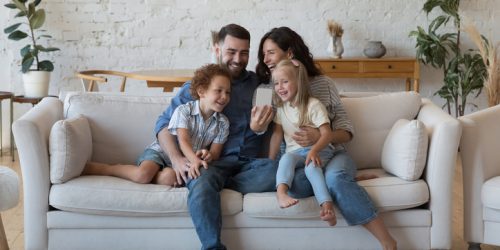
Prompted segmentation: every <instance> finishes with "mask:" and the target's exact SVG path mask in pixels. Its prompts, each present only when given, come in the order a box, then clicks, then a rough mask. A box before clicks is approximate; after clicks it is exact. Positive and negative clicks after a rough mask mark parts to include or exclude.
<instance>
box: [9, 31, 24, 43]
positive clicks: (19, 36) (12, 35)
mask: <svg viewBox="0 0 500 250" xmlns="http://www.w3.org/2000/svg"><path fill="white" fill-rule="evenodd" d="M27 36H28V34H26V33H24V32H22V31H20V30H16V31H14V32H12V33H10V35H9V36H8V38H9V39H10V40H14V41H19V40H21V39H24V38H26V37H27Z"/></svg>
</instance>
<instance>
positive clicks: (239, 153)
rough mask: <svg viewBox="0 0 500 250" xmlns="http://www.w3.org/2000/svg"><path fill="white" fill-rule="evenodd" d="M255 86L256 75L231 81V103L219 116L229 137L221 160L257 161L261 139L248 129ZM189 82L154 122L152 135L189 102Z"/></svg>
mask: <svg viewBox="0 0 500 250" xmlns="http://www.w3.org/2000/svg"><path fill="white" fill-rule="evenodd" d="M258 85H259V81H258V80H257V75H256V74H255V73H254V72H251V71H244V72H243V73H242V74H241V77H240V78H239V79H233V80H232V81H231V101H230V102H229V104H228V105H227V106H226V108H225V109H224V111H223V112H222V113H223V114H225V115H226V116H227V118H228V119H229V122H230V123H231V124H230V126H229V136H228V139H227V141H226V143H225V144H224V148H223V150H222V153H221V156H220V158H221V160H222V159H224V160H238V158H239V157H252V158H254V157H257V156H258V154H259V152H260V151H261V150H262V148H263V145H262V142H263V140H262V139H263V135H257V134H255V133H254V132H253V131H252V130H251V129H250V113H251V110H252V97H253V93H254V91H255V89H256V88H257V86H258ZM190 86H191V82H190V81H188V82H186V83H185V84H184V85H183V86H182V88H181V90H180V91H179V93H178V94H177V95H176V96H175V97H174V98H173V99H172V102H171V103H170V105H169V106H168V108H167V109H166V110H165V111H164V112H163V113H162V114H161V115H160V117H159V118H158V120H157V121H156V126H155V134H156V135H158V133H159V132H160V131H161V130H162V129H163V128H165V127H167V126H168V123H169V121H170V118H171V117H172V114H173V113H174V110H175V108H177V106H179V105H181V104H184V103H187V102H189V101H192V100H193V97H192V96H191V94H190V91H189V88H190Z"/></svg>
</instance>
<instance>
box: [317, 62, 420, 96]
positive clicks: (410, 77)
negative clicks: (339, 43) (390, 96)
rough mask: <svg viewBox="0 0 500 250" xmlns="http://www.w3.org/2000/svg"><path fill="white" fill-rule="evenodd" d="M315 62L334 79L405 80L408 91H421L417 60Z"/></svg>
mask: <svg viewBox="0 0 500 250" xmlns="http://www.w3.org/2000/svg"><path fill="white" fill-rule="evenodd" d="M314 61H315V63H316V64H317V65H318V66H319V67H320V68H321V70H322V71H323V73H324V74H325V75H328V76H330V77H332V78H403V79H406V81H405V83H406V91H410V90H414V91H416V92H418V91H419V90H420V68H419V64H418V61H417V60H416V59H415V58H405V57H392V58H391V57H388V58H377V59H372V58H366V57H352V58H342V59H332V58H317V59H315V60H314ZM412 81H413V89H412V84H411V83H412Z"/></svg>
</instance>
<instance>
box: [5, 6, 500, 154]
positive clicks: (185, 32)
mask: <svg viewBox="0 0 500 250" xmlns="http://www.w3.org/2000/svg"><path fill="white" fill-rule="evenodd" d="M5 2H6V1H3V2H2V5H3V4H4V3H5ZM461 2H462V4H461V10H463V12H464V15H466V16H468V17H469V18H470V19H472V20H474V21H475V22H476V24H477V26H478V28H479V30H480V31H481V32H482V33H483V34H485V35H488V36H490V37H492V38H493V40H495V41H499V40H500V31H499V30H498V24H499V23H500V22H499V18H500V1H498V0H472V1H471V0H463V1H461ZM423 3H424V0H406V1H402V0H379V1H372V0H272V1H270V0H268V1H264V0H253V1H252V0H211V1H209V0H201V1H200V0H46V1H44V2H43V3H42V5H43V6H44V7H45V9H46V11H47V22H46V24H45V27H44V28H45V29H47V30H48V31H49V34H51V35H52V36H53V37H54V39H53V40H51V41H50V42H49V44H50V45H51V46H56V47H59V48H60V49H61V51H60V52H56V53H53V54H52V55H50V58H51V59H53V60H54V61H55V70H54V72H53V74H52V82H51V86H50V91H49V92H50V94H54V95H55V94H58V93H59V91H61V90H78V89H79V88H80V82H79V80H78V79H76V78H75V77H74V73H75V72H76V71H80V70H85V69H113V70H121V71H133V70H143V69H163V68H196V67H198V66H200V65H202V64H204V63H207V62H210V50H209V48H210V42H209V40H210V30H218V29H219V28H220V27H221V26H222V25H225V24H227V23H231V22H234V23H238V24H240V25H242V26H244V27H246V28H247V29H248V30H249V31H250V32H251V34H252V42H251V48H252V50H251V60H250V63H249V67H248V68H249V69H251V70H253V69H254V68H255V63H256V58H257V56H256V53H257V48H258V42H259V40H260V37H261V36H262V35H263V34H264V33H265V32H267V31H268V30H270V29H271V28H273V27H277V26H283V25H286V26H289V27H291V28H292V29H294V30H296V31H297V32H298V33H299V34H301V35H302V36H303V38H304V39H305V41H306V42H307V44H308V45H309V46H310V48H311V50H312V52H313V54H314V56H316V57H324V56H328V53H327V52H326V48H327V45H328V38H329V37H328V33H327V31H326V21H327V20H328V19H335V20H336V21H338V22H339V23H341V24H342V25H343V27H344V30H345V34H344V39H343V41H344V46H345V53H344V56H345V57H349V56H361V55H362V50H363V46H364V44H365V43H366V41H368V40H381V41H383V43H384V44H385V46H386V47H387V51H388V52H387V54H386V56H414V55H415V52H414V45H415V42H414V40H413V39H410V38H408V33H409V32H410V31H411V30H413V29H415V28H416V26H417V25H421V26H423V27H425V28H426V27H427V26H428V21H427V18H426V16H425V14H424V13H423V12H422V11H421V8H422V6H423ZM14 15H15V12H14V11H10V10H9V9H7V8H5V7H3V6H2V7H0V26H1V28H2V29H3V28H5V27H7V26H8V25H9V24H12V23H14V20H13V19H12V17H13V16H14ZM464 42H465V44H466V45H467V46H470V47H472V45H471V43H470V41H469V40H468V39H467V38H466V36H464ZM23 45H24V43H23V44H20V43H15V42H13V41H10V40H7V39H6V36H5V35H4V34H2V35H0V76H1V77H0V90H7V91H13V92H15V93H16V94H22V93H23V89H22V84H21V77H20V74H19V71H20V66H19V64H20V59H21V58H20V56H19V52H18V49H19V48H21V47H22V46H23ZM421 78H422V80H421V94H422V95H423V96H426V97H429V98H431V99H432V100H433V101H435V102H436V103H438V104H442V103H443V101H442V100H441V99H440V98H439V97H435V96H433V93H434V92H435V91H436V90H437V89H439V87H440V86H441V85H442V83H441V78H442V76H441V74H440V72H439V71H437V70H434V69H432V68H428V67H422V69H421ZM337 83H338V84H337V87H338V88H339V89H340V90H341V91H400V90H404V80H373V79H364V80H353V79H339V80H338V81H337ZM129 86H130V85H129ZM130 91H134V92H138V93H146V92H151V91H153V90H151V89H146V86H145V84H144V83H140V82H137V86H133V87H132V88H131V89H130ZM472 101H473V102H474V103H476V104H478V105H479V107H480V108H484V107H485V106H486V101H485V97H484V95H481V96H480V97H479V98H477V99H474V100H472ZM6 106H8V105H6V104H5V105H4V108H3V109H4V110H3V111H4V113H3V114H4V117H6V115H8V112H7V108H6ZM28 109H29V105H16V112H15V117H19V116H20V115H21V114H22V113H24V112H26V110H28ZM7 120H8V119H4V125H7ZM3 134H4V142H5V143H8V139H6V137H7V135H8V131H6V129H4V131H3ZM5 143H4V144H5Z"/></svg>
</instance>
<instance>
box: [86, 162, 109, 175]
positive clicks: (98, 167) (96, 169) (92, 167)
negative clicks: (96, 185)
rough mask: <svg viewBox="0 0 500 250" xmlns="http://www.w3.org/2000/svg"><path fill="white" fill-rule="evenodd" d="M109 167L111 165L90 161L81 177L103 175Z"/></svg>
mask: <svg viewBox="0 0 500 250" xmlns="http://www.w3.org/2000/svg"><path fill="white" fill-rule="evenodd" d="M107 166H109V165H108V164H105V163H99V162H92V161H89V162H87V164H85V167H84V168H83V171H82V174H81V175H94V174H97V173H101V172H102V171H103V170H104V169H105V167H107Z"/></svg>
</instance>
